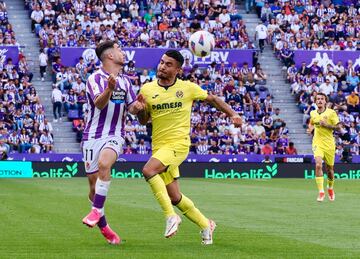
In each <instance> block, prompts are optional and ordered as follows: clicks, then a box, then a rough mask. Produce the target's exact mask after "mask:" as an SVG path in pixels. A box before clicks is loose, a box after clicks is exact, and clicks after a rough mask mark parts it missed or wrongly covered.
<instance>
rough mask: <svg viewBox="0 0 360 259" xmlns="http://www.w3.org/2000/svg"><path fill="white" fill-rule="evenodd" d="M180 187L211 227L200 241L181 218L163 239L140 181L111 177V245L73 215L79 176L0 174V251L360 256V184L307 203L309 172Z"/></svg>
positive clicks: (80, 194) (80, 199)
mask: <svg viewBox="0 0 360 259" xmlns="http://www.w3.org/2000/svg"><path fill="white" fill-rule="evenodd" d="M180 183H181V187H182V190H183V192H184V193H185V194H187V196H189V197H190V198H192V199H193V201H194V202H195V204H196V205H197V206H198V208H199V209H200V210H201V211H203V212H204V214H205V215H207V216H209V217H211V218H213V219H214V220H215V221H216V222H217V224H218V227H217V229H216V232H215V239H214V245H212V246H207V247H205V246H202V245H201V244H200V235H199V229H198V228H197V226H195V225H194V224H193V223H191V222H190V221H189V220H187V219H186V218H185V217H182V218H183V223H182V225H181V226H180V231H179V232H178V234H177V235H176V236H175V237H174V238H172V239H169V240H167V239H165V238H164V237H163V231H164V227H165V221H164V218H163V216H162V213H161V212H160V207H159V206H158V204H157V203H156V202H155V200H154V198H153V196H152V193H151V192H150V189H149V187H148V186H147V184H146V183H145V182H144V180H134V179H128V180H113V181H112V183H111V188H110V193H109V198H108V200H107V202H106V209H105V211H106V215H107V218H108V221H109V222H110V225H111V227H112V228H113V229H114V230H116V231H117V232H118V233H119V234H120V236H121V237H122V238H123V239H125V242H124V243H123V244H122V245H120V246H111V245H108V244H107V243H106V242H105V239H104V238H103V237H102V236H101V234H100V232H99V230H98V228H94V229H88V228H87V227H85V226H84V225H83V224H81V219H82V218H83V217H84V216H85V215H86V214H87V213H88V212H89V203H88V201H87V191H88V186H87V179H86V178H73V179H29V180H16V179H2V180H0V200H1V205H0V222H1V234H0V258H115V257H116V258H153V259H155V258H321V257H322V258H327V257H338V258H349V257H359V255H360V242H359V226H360V221H359V215H360V213H359V212H360V210H359V198H360V188H359V185H360V182H357V181H351V180H338V181H336V183H335V188H336V191H337V193H336V201H335V202H329V201H328V200H325V202H323V203H318V202H316V201H315V199H316V195H317V191H316V185H315V181H313V180H300V179H297V180H288V179H273V180H268V181H264V180H203V179H181V182H180Z"/></svg>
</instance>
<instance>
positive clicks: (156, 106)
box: [152, 102, 182, 110]
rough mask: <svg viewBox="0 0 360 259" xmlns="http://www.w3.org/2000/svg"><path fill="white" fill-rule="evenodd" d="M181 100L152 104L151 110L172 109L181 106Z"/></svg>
mask: <svg viewBox="0 0 360 259" xmlns="http://www.w3.org/2000/svg"><path fill="white" fill-rule="evenodd" d="M181 107H182V102H173V103H162V104H153V105H152V109H153V110H166V109H174V108H181Z"/></svg>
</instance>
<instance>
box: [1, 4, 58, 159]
mask: <svg viewBox="0 0 360 259" xmlns="http://www.w3.org/2000/svg"><path fill="white" fill-rule="evenodd" d="M0 14H1V15H0V27H1V30H0V45H2V46H17V47H18V48H19V50H22V49H20V44H19V43H18V42H17V40H16V38H15V32H14V30H13V28H12V24H11V23H10V22H9V20H8V13H7V7H6V3H5V2H3V1H1V3H0ZM1 66H2V67H1V72H0V78H1V89H0V100H1V102H0V107H1V109H0V143H1V144H0V145H1V147H2V155H3V156H6V155H7V154H8V153H9V152H15V151H16V152H31V153H40V152H48V151H51V150H52V148H53V138H52V126H51V123H50V122H48V120H47V118H46V117H45V114H44V111H45V109H44V106H43V104H42V103H41V102H40V98H39V95H38V94H37V92H36V86H35V85H33V82H32V78H33V73H32V72H31V71H30V65H29V63H28V61H27V59H26V57H25V55H24V53H22V52H21V51H20V52H19V62H18V64H14V63H13V60H12V59H11V58H7V59H6V60H4V63H2V64H1Z"/></svg>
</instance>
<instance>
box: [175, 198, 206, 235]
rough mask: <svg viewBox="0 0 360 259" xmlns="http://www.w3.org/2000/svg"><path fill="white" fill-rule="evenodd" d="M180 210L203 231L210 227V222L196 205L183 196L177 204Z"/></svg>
mask: <svg viewBox="0 0 360 259" xmlns="http://www.w3.org/2000/svg"><path fill="white" fill-rule="evenodd" d="M176 207H178V209H179V210H181V212H182V213H183V214H184V215H185V216H186V217H187V218H188V219H190V220H191V221H192V222H194V223H195V224H196V225H198V226H199V227H200V228H201V229H205V228H207V227H208V226H209V220H208V219H207V218H206V217H205V216H204V215H203V214H202V213H201V212H200V211H199V210H198V209H197V208H196V207H195V205H194V203H193V202H192V201H191V200H190V199H189V198H188V197H186V196H185V195H184V194H182V197H181V200H180V202H179V203H178V204H176Z"/></svg>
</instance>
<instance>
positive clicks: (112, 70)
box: [82, 41, 144, 244]
mask: <svg viewBox="0 0 360 259" xmlns="http://www.w3.org/2000/svg"><path fill="white" fill-rule="evenodd" d="M95 51H96V55H97V56H98V58H99V59H100V60H101V61H102V64H103V65H102V67H101V68H100V69H99V70H97V71H96V72H94V73H93V74H92V75H91V76H90V77H89V79H88V81H87V83H86V94H87V98H88V105H89V112H88V117H87V120H86V121H87V123H86V126H85V129H84V133H83V141H82V150H83V155H84V162H85V171H86V173H87V176H88V179H89V185H90V192H89V199H90V201H91V202H92V209H91V212H90V213H89V214H88V215H87V216H86V217H85V218H84V219H83V223H84V224H86V225H88V226H89V227H94V226H95V225H96V224H97V225H98V226H99V228H100V230H101V233H102V234H103V235H104V237H105V238H106V239H107V241H108V242H109V243H110V244H119V243H120V238H119V236H118V235H117V234H116V233H115V232H114V231H113V230H111V228H110V227H109V225H108V224H107V222H106V219H105V215H104V203H105V199H106V196H107V192H108V190H109V186H110V178H111V176H110V169H111V166H112V165H113V164H114V163H115V161H116V160H117V158H118V156H119V155H120V153H121V152H122V145H123V143H124V139H123V135H124V125H125V119H126V113H127V112H130V113H132V114H137V113H138V112H139V111H140V110H143V109H144V106H143V103H141V102H139V101H137V100H136V95H135V94H134V92H133V90H132V85H131V82H130V80H129V79H128V78H127V77H126V76H123V75H121V74H119V73H120V71H121V68H122V66H123V65H124V60H125V56H124V53H123V52H122V51H121V49H120V48H119V45H118V44H117V43H115V42H113V41H106V42H103V43H100V44H99V45H98V46H97V48H96V50H95Z"/></svg>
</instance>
